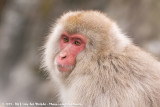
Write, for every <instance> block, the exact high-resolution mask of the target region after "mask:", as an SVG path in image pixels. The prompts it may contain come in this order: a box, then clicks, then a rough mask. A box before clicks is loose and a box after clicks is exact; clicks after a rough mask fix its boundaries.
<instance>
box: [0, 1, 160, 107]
mask: <svg viewBox="0 0 160 107" xmlns="http://www.w3.org/2000/svg"><path fill="white" fill-rule="evenodd" d="M88 9H89V10H90V9H93V10H99V11H102V12H104V13H106V14H108V16H109V17H110V18H112V19H114V20H115V21H116V22H117V23H118V24H119V26H120V28H121V29H122V31H123V32H124V33H125V34H126V35H128V36H129V37H130V38H132V39H133V41H134V43H135V44H136V45H138V46H140V47H142V48H143V49H144V50H146V51H148V52H150V53H152V54H153V55H154V56H156V57H157V59H160V20H159V19H160V1H159V0H0V105H1V106H2V107H7V106H10V107H18V104H20V103H30V102H39V104H40V103H43V102H44V103H49V102H50V103H57V94H56V92H55V90H56V86H55V85H54V83H52V82H50V78H49V75H48V74H47V72H45V71H43V70H42V69H40V60H41V58H40V56H41V51H40V47H41V46H42V45H43V43H44V38H45V36H46V35H47V34H48V33H49V28H50V26H51V25H52V24H54V22H55V19H56V18H57V17H59V16H60V15H61V14H63V13H64V12H67V11H69V10H88ZM15 102H17V105H15ZM22 106H24V105H22ZM32 107H45V105H43V106H42V105H32ZM46 107H47V106H46Z"/></svg>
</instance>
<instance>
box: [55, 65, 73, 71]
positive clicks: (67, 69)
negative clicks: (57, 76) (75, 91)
mask: <svg viewBox="0 0 160 107" xmlns="http://www.w3.org/2000/svg"><path fill="white" fill-rule="evenodd" d="M57 68H58V70H59V71H62V72H69V71H71V69H69V68H66V67H62V66H59V65H58V66H57Z"/></svg>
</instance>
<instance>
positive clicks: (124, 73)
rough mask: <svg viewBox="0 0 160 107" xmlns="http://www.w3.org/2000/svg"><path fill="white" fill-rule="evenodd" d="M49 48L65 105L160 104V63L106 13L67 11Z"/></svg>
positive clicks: (49, 65)
mask: <svg viewBox="0 0 160 107" xmlns="http://www.w3.org/2000/svg"><path fill="white" fill-rule="evenodd" d="M44 48H45V49H44V57H43V66H44V67H45V68H46V69H47V70H48V71H49V72H50V74H51V76H52V77H53V80H54V81H56V82H57V84H58V86H59V90H58V91H59V97H60V101H61V103H62V104H64V106H66V107H77V105H78V104H80V106H82V107H160V63H159V62H158V61H157V60H156V59H155V58H153V57H152V56H151V55H150V54H148V53H146V52H144V51H143V50H141V49H140V48H139V47H137V46H135V45H134V44H133V43H132V41H131V40H130V39H129V38H127V37H126V35H124V34H123V33H122V32H121V30H120V29H119V27H118V26H117V24H116V23H115V22H114V21H113V20H111V19H110V18H108V17H107V16H106V15H104V14H103V13H101V12H98V11H75V12H68V13H66V14H64V15H63V16H62V17H61V18H59V19H58V20H57V23H56V24H55V26H54V27H53V28H52V29H51V33H50V34H49V36H48V38H47V41H46V44H45V46H44ZM65 104H66V105H65ZM67 104H69V105H70V106H69V105H67Z"/></svg>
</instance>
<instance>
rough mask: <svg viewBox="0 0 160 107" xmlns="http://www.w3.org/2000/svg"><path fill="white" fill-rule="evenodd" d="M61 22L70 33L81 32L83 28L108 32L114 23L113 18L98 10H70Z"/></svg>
mask: <svg viewBox="0 0 160 107" xmlns="http://www.w3.org/2000/svg"><path fill="white" fill-rule="evenodd" d="M59 23H61V24H62V25H63V27H64V30H66V31H68V32H69V33H81V32H82V30H83V31H84V30H86V31H93V32H97V31H98V32H99V33H101V32H103V33H107V31H108V30H109V29H110V26H111V25H112V21H111V19H109V18H108V17H106V16H105V15H104V14H102V13H100V12H98V11H75V12H68V13H66V14H64V15H63V16H62V17H61V18H60V20H59Z"/></svg>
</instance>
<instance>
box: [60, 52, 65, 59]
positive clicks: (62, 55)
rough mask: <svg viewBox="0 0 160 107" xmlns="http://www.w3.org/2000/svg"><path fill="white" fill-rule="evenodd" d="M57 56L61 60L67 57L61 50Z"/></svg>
mask: <svg viewBox="0 0 160 107" xmlns="http://www.w3.org/2000/svg"><path fill="white" fill-rule="evenodd" d="M59 57H60V59H61V60H62V59H65V58H66V57H67V53H66V52H61V53H60V54H59Z"/></svg>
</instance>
